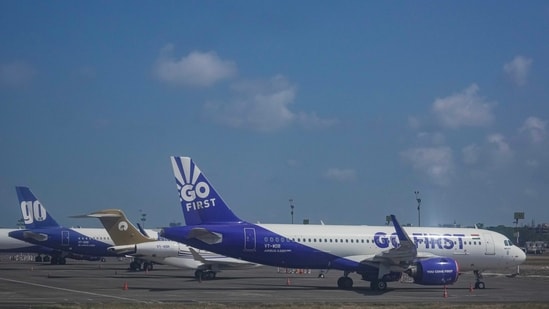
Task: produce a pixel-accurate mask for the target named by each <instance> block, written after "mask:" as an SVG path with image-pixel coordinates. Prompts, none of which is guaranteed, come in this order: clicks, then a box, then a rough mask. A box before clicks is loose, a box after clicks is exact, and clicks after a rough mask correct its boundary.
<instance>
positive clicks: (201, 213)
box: [171, 157, 242, 225]
mask: <svg viewBox="0 0 549 309" xmlns="http://www.w3.org/2000/svg"><path fill="white" fill-rule="evenodd" d="M171 161H172V168H173V173H174V176H175V181H176V184H177V191H178V192H179V200H180V202H181V208H182V210H183V216H184V217H185V222H186V224H187V225H199V224H219V223H227V222H233V223H234V222H241V221H242V220H240V219H239V218H238V217H237V216H236V215H235V214H234V213H233V212H232V211H231V209H230V208H229V206H228V205H227V204H226V203H225V201H223V199H222V198H221V196H219V194H218V193H217V191H215V189H214V188H213V187H212V185H211V184H210V182H209V181H208V179H206V176H204V174H203V173H202V171H200V169H199V168H198V166H197V165H196V164H195V163H194V161H193V160H192V159H191V158H189V157H171Z"/></svg>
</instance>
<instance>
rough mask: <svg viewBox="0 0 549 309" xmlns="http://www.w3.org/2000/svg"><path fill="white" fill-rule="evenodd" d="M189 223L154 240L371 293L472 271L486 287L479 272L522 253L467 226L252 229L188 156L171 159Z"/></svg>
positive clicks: (449, 280) (517, 259)
mask: <svg viewBox="0 0 549 309" xmlns="http://www.w3.org/2000/svg"><path fill="white" fill-rule="evenodd" d="M171 161H172V167H173V171H174V174H175V179H176V182H177V189H178V191H179V198H180V201H181V207H182V209H183V214H184V217H185V221H186V223H187V226H180V227H170V228H165V229H163V230H162V231H161V233H160V235H161V236H163V237H166V238H168V239H172V240H174V241H178V242H182V243H185V244H187V245H189V246H192V247H195V248H200V249H203V250H208V251H212V252H216V253H219V254H223V255H227V256H231V257H234V258H238V259H243V260H247V261H250V262H254V263H259V264H265V265H271V266H278V267H288V268H309V269H337V270H341V271H343V276H342V277H340V278H339V280H338V281H337V285H338V287H339V288H342V289H350V288H351V287H352V286H353V280H352V279H351V278H350V277H349V276H348V275H349V274H350V273H352V272H356V273H358V274H360V275H361V276H362V279H363V280H365V281H369V282H370V287H371V289H373V290H385V289H386V288H387V282H391V281H397V280H399V279H400V278H401V276H402V273H406V274H407V275H409V276H410V277H411V278H413V280H414V282H415V283H417V284H421V285H449V284H453V283H454V282H456V281H457V279H458V275H459V274H460V272H464V271H473V272H474V273H475V276H476V284H475V287H476V288H479V289H483V288H484V287H485V284H484V282H483V281H482V280H481V279H482V271H484V270H488V269H490V270H492V269H498V268H508V267H512V266H517V265H519V264H521V263H522V262H524V260H525V258H526V255H525V254H524V252H523V251H522V250H521V249H520V248H518V247H516V246H515V245H513V243H512V242H511V241H510V240H509V239H508V238H507V237H505V236H504V235H502V234H499V233H496V232H493V231H488V230H482V229H471V228H432V227H406V228H402V227H401V226H400V224H399V223H398V221H397V219H396V218H395V216H391V218H392V222H393V225H394V228H392V227H390V226H350V225H297V224H295V225H294V224H252V223H249V222H246V221H244V220H242V219H240V218H239V217H237V216H236V215H235V214H234V213H233V212H232V211H231V210H230V209H229V207H228V206H227V204H226V203H225V202H224V201H223V199H222V198H221V196H220V195H219V194H218V193H217V192H216V191H215V189H214V188H213V187H212V186H211V184H210V183H209V182H208V180H207V179H206V177H205V176H204V174H203V173H202V172H201V171H200V169H199V168H198V166H197V165H196V164H195V163H194V162H193V161H192V160H191V158H188V157H172V158H171Z"/></svg>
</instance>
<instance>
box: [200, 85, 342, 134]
mask: <svg viewBox="0 0 549 309" xmlns="http://www.w3.org/2000/svg"><path fill="white" fill-rule="evenodd" d="M233 90H234V91H235V92H236V93H237V96H238V97H237V98H236V99H233V100H232V101H230V102H212V101H210V102H207V103H206V104H205V106H204V107H205V112H206V115H207V117H209V118H213V119H214V120H215V121H217V122H219V123H221V124H224V125H228V126H231V127H235V128H248V129H252V130H257V131H263V132H270V131H276V130H279V129H282V128H284V127H287V126H289V125H291V124H293V123H296V122H297V123H298V124H300V125H302V126H303V127H305V128H309V129H312V128H322V127H328V126H331V125H333V124H334V123H336V122H337V121H335V120H329V119H322V118H319V117H318V116H317V115H316V114H314V113H312V114H307V113H303V112H301V113H297V114H296V113H294V112H292V111H291V110H290V108H289V107H290V105H291V104H293V102H294V100H295V96H296V92H297V90H296V87H295V86H294V85H292V84H290V83H289V82H288V81H287V80H286V78H285V77H283V76H281V75H277V76H275V77H273V78H271V79H270V80H267V81H248V82H240V83H238V84H235V85H234V86H233Z"/></svg>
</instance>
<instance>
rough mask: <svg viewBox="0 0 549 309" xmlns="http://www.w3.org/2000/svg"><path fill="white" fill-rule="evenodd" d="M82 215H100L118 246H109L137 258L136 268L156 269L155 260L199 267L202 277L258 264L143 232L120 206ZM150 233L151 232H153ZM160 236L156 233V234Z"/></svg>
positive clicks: (179, 265) (175, 265)
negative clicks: (161, 238)
mask: <svg viewBox="0 0 549 309" xmlns="http://www.w3.org/2000/svg"><path fill="white" fill-rule="evenodd" d="M78 217H92V218H99V220H100V221H101V223H102V224H103V226H104V227H105V229H106V230H107V232H108V233H109V235H110V237H111V239H112V240H113V241H114V244H115V246H113V247H110V248H108V250H110V251H112V252H116V253H118V254H127V255H131V256H133V257H134V258H135V259H134V261H133V262H132V264H131V265H130V268H132V269H140V268H141V263H144V265H143V269H149V270H150V269H152V263H151V262H154V263H157V264H165V265H170V266H174V267H179V268H187V269H195V270H196V271H195V277H196V278H198V279H214V278H215V277H216V273H217V272H218V271H220V270H224V269H245V268H251V267H257V266H258V265H257V264H254V263H249V262H246V261H242V260H237V259H234V258H229V257H226V256H222V255H219V254H215V253H211V252H207V251H201V250H199V249H194V248H191V247H188V246H186V245H183V244H181V243H178V242H175V241H170V240H158V235H157V234H156V235H154V234H153V237H147V236H145V235H143V234H142V233H141V232H140V231H139V230H137V228H135V226H134V225H133V224H132V223H131V222H130V221H129V220H128V219H127V218H126V216H125V215H124V212H123V211H122V210H119V209H105V210H100V211H96V212H93V213H91V214H88V215H84V216H78ZM149 235H150V234H149ZM154 236H156V237H154Z"/></svg>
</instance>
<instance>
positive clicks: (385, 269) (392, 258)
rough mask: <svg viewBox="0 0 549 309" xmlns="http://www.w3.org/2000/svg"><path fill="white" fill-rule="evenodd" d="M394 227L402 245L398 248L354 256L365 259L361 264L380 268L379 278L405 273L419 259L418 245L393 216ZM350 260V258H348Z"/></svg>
mask: <svg viewBox="0 0 549 309" xmlns="http://www.w3.org/2000/svg"><path fill="white" fill-rule="evenodd" d="M391 219H392V221H393V225H394V226H395V230H396V233H397V236H398V240H399V243H400V245H399V246H398V247H397V248H391V249H389V250H386V251H383V252H381V253H379V254H376V255H373V256H354V257H351V258H354V259H358V258H361V257H363V259H361V260H355V261H360V263H363V264H367V265H371V266H373V267H378V268H379V278H382V277H383V276H384V275H385V274H388V273H389V272H391V271H404V270H406V269H407V268H408V267H409V266H410V265H411V264H412V262H413V261H414V260H415V259H417V258H418V252H417V248H416V245H415V244H414V242H413V241H412V240H411V239H410V236H408V234H407V233H406V232H405V231H404V229H402V227H401V226H400V224H399V223H398V221H397V220H396V218H395V216H394V215H391ZM346 258H349V257H346Z"/></svg>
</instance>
